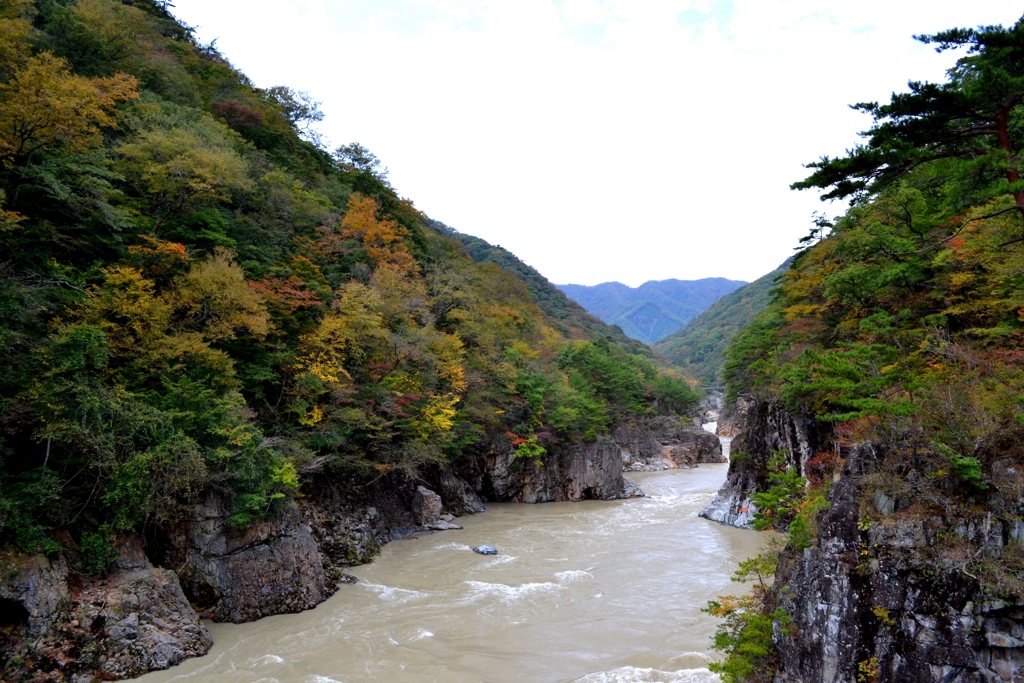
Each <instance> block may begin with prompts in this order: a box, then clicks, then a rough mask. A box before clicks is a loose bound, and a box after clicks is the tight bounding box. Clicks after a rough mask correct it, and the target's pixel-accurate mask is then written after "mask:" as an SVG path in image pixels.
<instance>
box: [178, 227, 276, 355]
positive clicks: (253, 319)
mask: <svg viewBox="0 0 1024 683" xmlns="http://www.w3.org/2000/svg"><path fill="white" fill-rule="evenodd" d="M175 285H176V286H175V288H174V291H173V292H172V293H171V294H170V295H169V297H168V298H169V300H170V302H171V303H172V305H173V306H174V308H175V310H176V311H177V313H178V314H179V315H181V316H182V319H183V320H184V322H185V325H186V327H188V328H190V329H196V330H199V331H201V333H202V335H203V338H204V339H206V340H207V341H216V340H219V339H230V338H232V337H234V336H235V335H236V334H237V332H238V331H239V330H243V329H244V330H248V331H249V333H250V334H252V335H253V336H254V337H256V338H259V339H262V338H263V337H266V336H267V333H268V332H269V331H270V315H269V313H267V307H266V305H265V304H264V302H263V297H262V296H260V295H259V293H258V292H256V291H255V290H254V289H253V288H251V287H250V286H249V283H248V282H247V281H246V279H245V273H243V272H242V269H241V268H240V267H239V266H238V264H237V263H235V261H234V258H233V255H232V254H231V252H230V251H228V250H227V249H224V248H223V247H217V248H216V249H215V250H214V252H213V255H211V256H210V257H209V258H207V259H206V260H204V261H200V262H199V263H196V264H194V265H193V266H192V267H191V268H190V269H189V271H188V273H186V274H185V275H182V276H181V277H179V278H178V279H177V280H176V281H175Z"/></svg>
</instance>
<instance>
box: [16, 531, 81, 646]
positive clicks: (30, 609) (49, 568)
mask: <svg viewBox="0 0 1024 683" xmlns="http://www.w3.org/2000/svg"><path fill="white" fill-rule="evenodd" d="M3 564H4V565H6V567H8V568H9V569H8V570H7V571H5V572H4V573H3V574H0V598H2V599H4V600H9V601H10V602H12V603H17V604H19V605H21V607H22V608H23V609H24V610H25V627H26V635H27V636H29V637H31V638H35V637H39V636H44V635H46V634H47V633H49V632H50V631H51V630H52V628H53V625H54V624H55V623H56V622H57V621H58V620H60V619H61V618H62V617H63V615H65V614H67V610H68V608H69V607H70V605H71V589H70V588H69V587H68V567H67V563H65V562H64V560H63V558H57V559H55V560H54V561H53V562H51V561H50V560H49V559H47V557H46V556H45V555H23V554H21V553H18V552H15V551H7V552H5V553H4V554H3ZM11 607H12V609H15V608H14V607H13V605H12V606H11Z"/></svg>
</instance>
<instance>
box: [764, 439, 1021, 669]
mask: <svg viewBox="0 0 1024 683" xmlns="http://www.w3.org/2000/svg"><path fill="white" fill-rule="evenodd" d="M843 455H844V456H845V458H844V459H845V465H844V466H843V468H842V470H841V471H840V472H839V473H837V476H836V480H835V482H834V484H833V486H832V487H831V491H830V493H829V496H828V500H829V507H828V510H827V511H826V512H825V513H824V515H823V517H822V518H821V519H820V521H819V524H818V539H817V542H816V543H814V544H813V545H811V547H808V548H806V549H797V548H789V549H787V550H786V551H785V552H783V554H782V557H781V559H780V562H779V566H778V570H777V573H776V577H775V581H776V585H779V586H785V590H782V591H780V592H779V595H780V596H781V600H780V607H782V608H783V609H784V610H785V611H786V613H787V614H788V615H789V617H790V618H792V620H793V623H792V625H791V626H790V627H789V628H788V629H785V630H783V629H781V628H777V630H776V633H775V643H776V645H777V647H778V649H779V655H780V666H779V672H778V675H777V677H776V679H775V680H776V683H818V682H821V683H833V682H838V681H851V682H852V681H855V680H872V681H877V682H878V683H883V682H894V683H895V682H899V683H926V682H932V681H942V682H944V683H954V682H955V683H981V682H983V681H984V682H986V683H996V682H1005V683H1010V682H1011V681H1013V682H1015V681H1020V680H1024V604H1018V602H1017V601H1014V600H1007V599H1004V598H1006V595H1005V594H1004V595H1002V596H1000V592H1001V591H1000V590H999V589H998V588H997V587H996V586H995V585H993V584H992V583H991V582H990V581H986V580H984V579H983V578H982V577H980V576H978V575H975V574H973V573H972V570H974V571H977V569H975V567H973V566H970V565H973V564H975V563H976V562H978V560H982V558H986V557H987V558H988V559H989V560H990V561H995V562H998V560H999V559H1000V558H1005V557H1007V556H1009V555H1019V554H1020V553H1021V546H1022V544H1024V534H1022V533H1021V529H1020V528H1019V527H1018V526H1017V525H1012V526H1011V525H1007V524H1005V523H1004V522H1003V521H1001V520H1000V519H998V518H994V517H993V516H992V515H991V514H988V515H984V516H980V517H978V518H975V519H951V518H946V517H942V516H921V515H917V514H913V513H911V512H910V511H909V510H905V511H899V510H897V509H896V508H897V507H899V505H898V504H896V503H898V501H896V502H894V501H893V500H892V499H890V498H889V497H888V496H886V495H885V494H883V493H881V492H880V491H878V490H872V488H871V487H866V486H865V485H864V484H865V482H867V481H870V479H869V478H868V477H867V475H869V474H870V473H871V472H872V470H873V466H874V463H875V461H876V460H877V459H878V458H881V457H884V450H883V449H881V448H879V447H877V446H876V445H874V444H860V445H858V446H855V447H853V448H850V449H848V450H844V452H843ZM1009 469H1014V468H1009ZM1004 474H1005V481H1006V483H1007V485H1013V486H1015V488H1017V490H1019V486H1020V472H1019V471H1014V472H1006V473H1004ZM1011 480H1012V481H1011ZM909 505H910V503H909V501H904V502H903V507H909ZM971 547H973V548H975V549H976V550H974V551H972V552H971V553H967V552H965V549H966V548H971ZM972 554H973V555H974V557H973V558H972V557H971V555H972ZM979 573H980V572H979Z"/></svg>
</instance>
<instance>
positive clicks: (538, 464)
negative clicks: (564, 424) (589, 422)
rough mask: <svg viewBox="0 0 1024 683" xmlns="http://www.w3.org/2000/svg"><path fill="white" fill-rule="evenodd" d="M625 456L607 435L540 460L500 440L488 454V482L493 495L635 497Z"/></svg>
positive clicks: (524, 498)
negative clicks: (629, 486) (624, 473)
mask: <svg viewBox="0 0 1024 683" xmlns="http://www.w3.org/2000/svg"><path fill="white" fill-rule="evenodd" d="M622 459H623V456H622V449H621V448H620V447H619V445H618V444H617V443H615V442H614V441H612V440H611V439H605V438H600V439H598V440H596V441H591V442H588V443H584V444H580V445H578V446H573V447H571V448H568V449H565V450H563V451H559V452H556V453H551V454H547V455H546V456H545V457H543V458H542V459H538V460H529V459H525V458H517V457H516V455H515V450H514V449H513V448H512V447H511V445H507V446H505V447H502V446H500V445H499V447H498V448H497V449H495V451H494V452H492V453H491V455H489V456H488V459H487V462H488V467H487V472H486V475H485V477H486V481H485V484H484V486H485V490H486V491H488V495H489V497H492V498H493V499H494V500H499V501H501V500H508V501H517V502H520V503H547V502H552V501H569V500H586V499H592V500H612V499H615V498H626V497H631V496H630V495H629V493H630V492H632V494H633V495H637V494H636V492H635V490H632V491H631V490H629V489H627V485H626V482H625V480H624V479H623V476H622ZM634 488H635V487H634Z"/></svg>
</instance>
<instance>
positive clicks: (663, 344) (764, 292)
mask: <svg viewBox="0 0 1024 683" xmlns="http://www.w3.org/2000/svg"><path fill="white" fill-rule="evenodd" d="M789 264H790V260H787V261H786V262H785V263H783V264H782V265H781V266H779V267H778V268H776V269H775V270H773V271H772V272H770V273H768V274H767V275H762V276H761V277H759V278H758V279H756V280H754V281H753V282H751V283H750V284H749V285H744V286H742V287H740V288H739V289H737V290H736V291H734V292H731V293H729V294H726V295H725V296H723V297H722V298H721V299H719V300H718V301H716V302H715V303H713V304H711V308H709V309H707V310H706V311H703V312H702V313H700V314H698V315H697V317H696V318H694V319H693V320H691V321H690V322H688V323H687V324H686V327H684V328H683V329H681V330H679V331H677V332H673V333H672V334H670V335H668V336H667V337H663V338H662V339H661V340H660V341H658V342H657V343H656V344H655V345H654V350H655V351H657V352H658V353H659V354H661V355H662V356H664V357H665V358H667V359H668V360H669V361H671V362H672V363H673V364H674V365H677V366H679V367H680V368H684V369H685V370H686V372H687V373H688V374H689V375H691V376H692V377H695V378H697V379H698V380H700V381H702V382H704V383H706V384H709V385H721V384H722V383H723V382H724V375H723V371H724V369H725V349H726V347H727V346H728V345H729V342H731V341H732V339H733V337H735V336H736V334H737V333H738V332H739V331H740V330H742V329H743V328H744V327H746V326H747V325H748V324H749V323H750V322H751V321H752V320H753V319H754V318H755V317H756V316H757V314H758V313H760V312H761V311H763V310H764V309H765V308H767V306H768V303H769V302H770V301H771V292H772V290H773V289H774V287H775V285H776V284H777V282H778V280H779V277H780V276H781V275H782V274H783V273H785V272H786V271H787V270H788V269H789Z"/></svg>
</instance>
